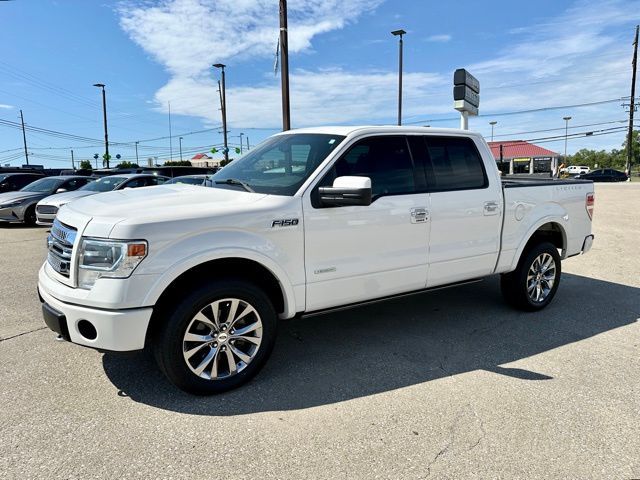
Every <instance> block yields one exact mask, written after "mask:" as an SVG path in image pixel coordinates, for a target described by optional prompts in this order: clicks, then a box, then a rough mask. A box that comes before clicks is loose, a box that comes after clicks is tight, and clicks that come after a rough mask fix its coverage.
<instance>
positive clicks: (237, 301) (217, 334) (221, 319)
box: [154, 280, 277, 395]
mask: <svg viewBox="0 0 640 480" xmlns="http://www.w3.org/2000/svg"><path fill="white" fill-rule="evenodd" d="M276 327H277V318H276V313H275V311H274V308H273V306H272V304H271V302H270V301H269V299H268V298H267V296H266V295H265V294H264V292H262V291H261V290H260V289H259V288H257V287H255V286H254V285H252V284H251V283H248V282H244V281H240V280H227V281H217V282H211V283H209V284H206V285H203V286H201V287H200V288H198V289H197V290H195V291H194V292H193V293H191V294H190V295H188V296H186V297H185V298H183V299H181V300H180V302H179V304H178V305H177V306H176V307H175V310H174V311H173V312H170V313H168V318H167V319H166V321H165V323H164V325H163V327H162V328H161V329H160V331H159V332H158V334H157V335H156V336H155V339H154V353H155V357H156V360H157V362H158V365H159V367H160V369H161V370H162V371H163V372H164V373H165V375H166V376H167V377H168V378H169V380H171V381H172V382H173V383H174V384H175V385H176V386H178V387H179V388H181V389H182V390H185V391H186V392H189V393H194V394H196V395H210V394H213V393H219V392H224V391H226V390H230V389H233V388H236V387H239V386H240V385H242V384H244V383H245V382H247V381H249V380H250V379H251V378H252V377H253V376H254V375H256V374H257V373H258V372H259V371H260V369H261V368H262V367H263V366H264V364H265V363H266V361H267V359H268V357H269V355H270V353H271V350H272V349H273V345H274V342H275V337H276Z"/></svg>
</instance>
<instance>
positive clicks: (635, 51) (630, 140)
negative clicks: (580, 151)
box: [627, 25, 638, 178]
mask: <svg viewBox="0 0 640 480" xmlns="http://www.w3.org/2000/svg"><path fill="white" fill-rule="evenodd" d="M631 65H632V68H633V73H632V75H631V102H630V105H629V136H628V137H627V175H629V178H631V162H632V161H633V113H634V112H633V111H634V109H635V97H636V70H637V67H638V25H636V38H635V40H634V41H633V62H632V63H631Z"/></svg>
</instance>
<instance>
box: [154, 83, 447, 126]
mask: <svg viewBox="0 0 640 480" xmlns="http://www.w3.org/2000/svg"><path fill="white" fill-rule="evenodd" d="M444 83H446V82H445V80H444V78H443V77H441V76H439V75H435V74H428V73H406V74H405V75H404V82H403V87H404V96H405V99H410V100H411V102H410V105H409V104H406V105H405V112H407V114H408V115H411V114H418V113H420V112H423V111H424V110H425V108H429V110H430V111H440V112H442V111H447V109H445V110H443V108H442V107H443V106H442V105H432V106H429V105H428V97H429V95H428V93H426V92H429V91H432V90H433V87H434V86H436V85H442V84H444ZM290 84H291V108H292V111H291V117H292V123H293V124H294V125H295V126H297V127H301V126H307V125H318V124H328V123H333V124H343V123H352V122H364V123H375V122H384V119H386V118H388V117H389V116H390V115H393V113H394V112H395V109H396V105H397V103H396V102H397V85H398V76H397V73H395V72H394V73H387V72H368V73H353V72H348V71H344V70H324V71H304V70H299V71H295V72H293V73H292V74H291V77H290ZM216 88H217V86H214V85H212V84H211V82H209V81H206V80H199V79H193V78H183V77H176V78H174V79H172V80H171V81H170V82H169V83H168V84H167V85H165V86H164V87H162V88H161V89H160V90H159V91H158V92H157V94H156V100H157V101H158V102H159V103H160V104H166V103H167V101H171V111H172V113H173V112H175V113H181V114H185V115H197V116H200V117H203V118H206V119H207V120H208V121H209V123H212V124H219V123H220V112H219V111H218V110H217V108H216V107H217V105H218V102H216V100H217V99H218V92H217V91H216ZM186 92H189V93H188V95H186ZM407 103H408V102H407ZM227 104H228V112H227V118H228V121H229V124H230V125H232V126H233V125H237V126H242V127H275V128H278V126H280V125H281V118H280V111H281V110H280V108H281V105H280V82H279V80H278V79H274V78H273V77H271V79H267V78H265V79H264V80H263V81H262V82H261V83H258V84H256V85H254V86H244V87H228V88H227Z"/></svg>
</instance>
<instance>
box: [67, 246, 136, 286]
mask: <svg viewBox="0 0 640 480" xmlns="http://www.w3.org/2000/svg"><path fill="white" fill-rule="evenodd" d="M147 250H148V245H147V242H145V241H144V240H132V241H123V240H97V239H93V238H85V239H82V241H81V242H80V250H79V255H78V286H79V287H80V288H86V289H90V288H91V287H93V285H94V284H95V283H96V280H98V279H99V278H127V277H129V276H130V275H131V274H132V273H133V271H134V270H135V269H136V267H137V266H138V264H139V263H140V262H141V261H142V260H143V259H144V257H146V256H147Z"/></svg>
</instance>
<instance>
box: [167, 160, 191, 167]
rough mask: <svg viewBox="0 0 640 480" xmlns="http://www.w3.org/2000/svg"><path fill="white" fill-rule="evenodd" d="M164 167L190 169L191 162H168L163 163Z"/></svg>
mask: <svg viewBox="0 0 640 480" xmlns="http://www.w3.org/2000/svg"><path fill="white" fill-rule="evenodd" d="M164 166H165V167H190V166H191V162H190V161H189V160H169V161H167V162H164Z"/></svg>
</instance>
